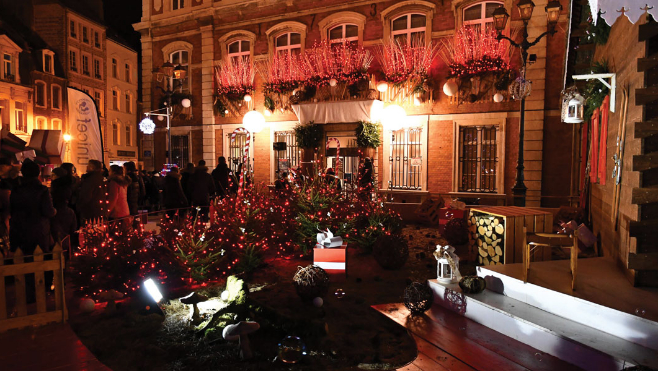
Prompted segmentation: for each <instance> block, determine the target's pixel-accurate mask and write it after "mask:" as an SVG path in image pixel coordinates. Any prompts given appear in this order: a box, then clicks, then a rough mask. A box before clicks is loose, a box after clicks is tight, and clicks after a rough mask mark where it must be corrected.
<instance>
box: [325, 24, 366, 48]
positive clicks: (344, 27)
mask: <svg viewBox="0 0 658 371" xmlns="http://www.w3.org/2000/svg"><path fill="white" fill-rule="evenodd" d="M327 36H328V38H329V43H331V44H340V43H349V44H350V45H357V44H358V43H359V27H358V26H357V25H355V24H339V25H338V26H335V27H333V28H331V29H329V31H328V35H327Z"/></svg>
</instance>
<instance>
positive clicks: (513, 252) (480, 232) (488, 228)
mask: <svg viewBox="0 0 658 371" xmlns="http://www.w3.org/2000/svg"><path fill="white" fill-rule="evenodd" d="M468 224H469V232H470V233H469V242H470V243H471V248H472V251H477V252H478V263H479V264H483V265H496V264H510V263H522V262H523V246H522V245H523V227H526V228H527V231H528V232H546V233H552V229H553V214H552V213H550V212H548V211H541V210H537V209H530V208H525V207H517V206H491V207H477V208H472V209H471V210H470V214H469V218H468ZM501 229H502V231H501ZM501 232H502V233H501ZM532 258H533V260H534V261H542V260H551V249H540V250H538V253H537V254H534V255H533V257H532Z"/></svg>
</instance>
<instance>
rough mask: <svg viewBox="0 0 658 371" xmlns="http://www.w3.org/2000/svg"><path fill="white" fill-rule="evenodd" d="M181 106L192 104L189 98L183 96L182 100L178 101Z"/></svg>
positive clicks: (185, 106)
mask: <svg viewBox="0 0 658 371" xmlns="http://www.w3.org/2000/svg"><path fill="white" fill-rule="evenodd" d="M180 104H181V106H183V107H184V108H190V106H191V105H192V101H191V100H190V99H189V98H184V99H183V100H181V101H180Z"/></svg>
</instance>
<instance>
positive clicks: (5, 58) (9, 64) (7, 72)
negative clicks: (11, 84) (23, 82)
mask: <svg viewBox="0 0 658 371" xmlns="http://www.w3.org/2000/svg"><path fill="white" fill-rule="evenodd" d="M2 77H3V79H5V80H9V81H15V80H16V76H15V75H14V56H13V55H11V54H9V53H3V54H2Z"/></svg>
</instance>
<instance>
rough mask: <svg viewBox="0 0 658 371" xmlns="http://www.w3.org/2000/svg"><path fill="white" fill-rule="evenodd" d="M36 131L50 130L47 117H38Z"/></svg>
mask: <svg viewBox="0 0 658 371" xmlns="http://www.w3.org/2000/svg"><path fill="white" fill-rule="evenodd" d="M34 128H35V129H41V130H46V129H48V120H46V118H45V117H37V119H36V120H35V123H34Z"/></svg>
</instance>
